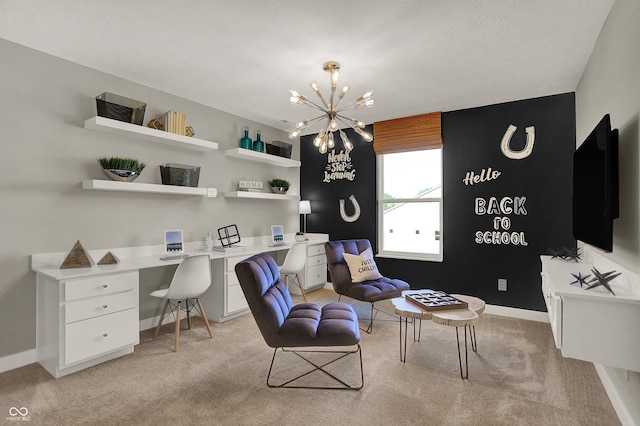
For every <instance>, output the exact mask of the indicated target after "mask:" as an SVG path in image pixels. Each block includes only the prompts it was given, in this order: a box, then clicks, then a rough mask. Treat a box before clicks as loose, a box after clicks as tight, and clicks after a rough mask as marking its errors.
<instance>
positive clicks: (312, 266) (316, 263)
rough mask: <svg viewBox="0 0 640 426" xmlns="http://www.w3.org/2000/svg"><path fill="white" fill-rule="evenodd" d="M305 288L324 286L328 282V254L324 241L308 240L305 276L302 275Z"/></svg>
mask: <svg viewBox="0 0 640 426" xmlns="http://www.w3.org/2000/svg"><path fill="white" fill-rule="evenodd" d="M300 279H301V280H302V286H303V287H304V289H305V290H309V289H312V288H317V287H322V286H324V285H325V284H326V283H327V256H326V254H325V252H324V242H307V263H306V265H305V268H304V277H300Z"/></svg>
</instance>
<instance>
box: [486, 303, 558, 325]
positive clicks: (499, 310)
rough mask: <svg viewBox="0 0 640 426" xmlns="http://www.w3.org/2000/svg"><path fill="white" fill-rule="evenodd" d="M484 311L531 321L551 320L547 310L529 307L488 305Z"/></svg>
mask: <svg viewBox="0 0 640 426" xmlns="http://www.w3.org/2000/svg"><path fill="white" fill-rule="evenodd" d="M484 312H485V313H486V314H491V315H499V316H501V317H511V318H520V319H524V320H529V321H538V322H547V323H548V322H549V314H548V313H546V312H539V311H530V310H528V309H520V308H509V307H507V306H498V305H486V307H485V310H484Z"/></svg>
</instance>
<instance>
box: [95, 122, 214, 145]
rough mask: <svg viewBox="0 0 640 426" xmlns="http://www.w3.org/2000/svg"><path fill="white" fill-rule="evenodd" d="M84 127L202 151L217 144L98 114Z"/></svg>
mask: <svg viewBox="0 0 640 426" xmlns="http://www.w3.org/2000/svg"><path fill="white" fill-rule="evenodd" d="M84 127H85V129H91V130H99V131H101V132H106V133H113V134H116V135H125V136H132V137H136V138H142V139H147V140H150V141H153V142H160V143H165V144H168V145H174V146H182V148H187V149H194V150H197V151H203V152H204V151H211V150H214V149H218V144H217V143H216V142H210V141H206V140H203V139H198V138H190V137H188V136H183V135H178V134H176V133H171V132H165V131H162V130H157V129H152V128H151V127H145V126H138V125H136V124H131V123H125V122H124V121H118V120H112V119H110V118H105V117H99V116H95V117H91V118H89V119H87V120H85V121H84Z"/></svg>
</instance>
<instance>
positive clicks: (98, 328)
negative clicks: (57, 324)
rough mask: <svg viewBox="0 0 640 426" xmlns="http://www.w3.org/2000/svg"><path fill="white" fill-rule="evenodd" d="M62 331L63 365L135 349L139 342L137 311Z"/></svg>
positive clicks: (105, 316) (103, 317)
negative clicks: (125, 348) (122, 350)
mask: <svg viewBox="0 0 640 426" xmlns="http://www.w3.org/2000/svg"><path fill="white" fill-rule="evenodd" d="M64 330H65V336H64V337H65V340H64V354H65V355H64V363H65V364H67V365H68V364H72V363H74V362H78V361H82V360H85V359H89V358H92V357H95V356H99V355H102V354H105V353H107V352H110V351H113V350H116V349H119V348H122V347H125V346H127V345H135V344H137V343H138V342H139V340H140V338H139V334H138V310H137V309H129V310H126V311H122V312H117V313H115V314H111V315H104V316H101V317H97V318H92V319H88V320H85V321H78V322H74V323H73V324H67V325H65V327H64Z"/></svg>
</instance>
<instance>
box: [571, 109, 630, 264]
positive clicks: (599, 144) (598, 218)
mask: <svg viewBox="0 0 640 426" xmlns="http://www.w3.org/2000/svg"><path fill="white" fill-rule="evenodd" d="M619 215H620V210H619V196H618V129H613V130H612V129H611V120H610V118H609V114H607V115H605V116H604V117H603V118H602V120H600V122H599V123H598V125H597V126H596V127H595V129H593V131H592V132H591V133H590V134H589V136H587V138H586V139H585V140H584V142H583V143H582V145H580V146H579V147H578V149H576V151H575V152H574V154H573V236H574V237H575V238H576V239H577V240H580V241H582V242H585V243H587V244H590V245H592V246H595V247H598V248H600V249H602V250H604V251H607V252H611V251H612V250H613V220H614V219H615V218H617V217H618V216H619Z"/></svg>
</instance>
